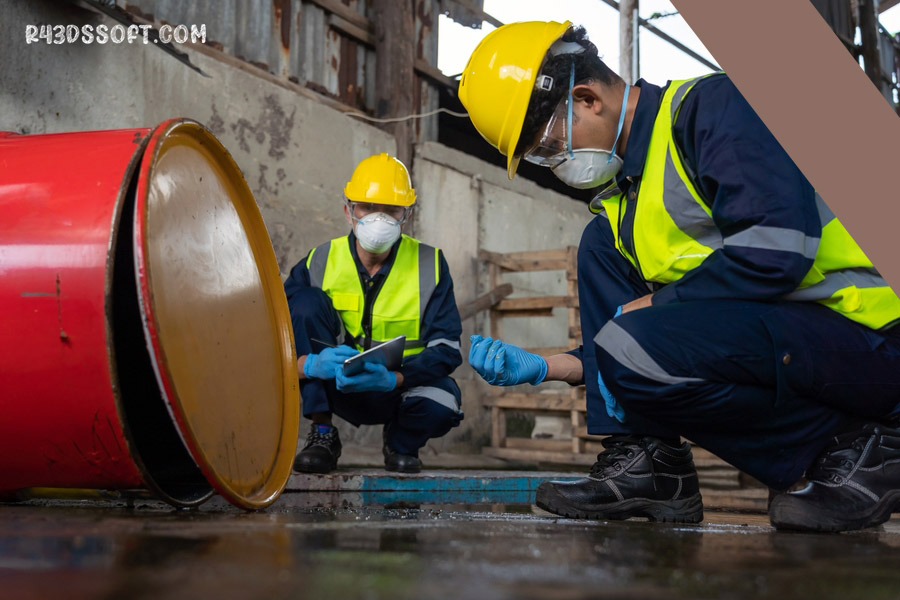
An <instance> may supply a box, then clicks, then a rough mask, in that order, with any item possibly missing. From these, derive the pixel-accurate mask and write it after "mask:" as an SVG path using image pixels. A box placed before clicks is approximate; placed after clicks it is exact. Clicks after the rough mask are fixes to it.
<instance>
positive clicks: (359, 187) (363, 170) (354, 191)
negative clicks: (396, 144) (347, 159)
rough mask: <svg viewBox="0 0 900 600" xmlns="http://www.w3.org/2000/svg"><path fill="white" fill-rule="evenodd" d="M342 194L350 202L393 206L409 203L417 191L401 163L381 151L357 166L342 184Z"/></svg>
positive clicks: (414, 200)
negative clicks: (344, 184)
mask: <svg viewBox="0 0 900 600" xmlns="http://www.w3.org/2000/svg"><path fill="white" fill-rule="evenodd" d="M344 196H346V197H347V200H350V201H352V202H371V203H373V204H390V205H393V206H412V205H413V204H415V203H416V191H415V190H414V189H413V187H412V183H410V181H409V171H407V170H406V167H405V166H403V163H402V162H400V161H399V160H397V159H396V158H394V157H393V156H390V155H389V154H386V153H384V152H382V153H381V154H376V155H375V156H370V157H369V158H367V159H365V160H364V161H362V162H361V163H359V164H358V165H357V166H356V170H355V171H353V177H351V178H350V181H348V182H347V185H346V186H344Z"/></svg>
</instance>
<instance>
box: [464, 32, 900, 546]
mask: <svg viewBox="0 0 900 600" xmlns="http://www.w3.org/2000/svg"><path fill="white" fill-rule="evenodd" d="M459 96H460V99H461V100H462V103H463V104H464V105H465V107H466V108H467V109H468V111H469V115H470V117H471V119H472V122H473V124H474V125H475V127H476V128H477V129H478V131H479V132H480V133H481V134H482V135H483V136H484V137H485V139H487V140H488V141H489V142H490V143H491V144H493V145H494V146H495V147H497V148H498V149H499V150H500V151H501V152H502V153H503V154H505V155H506V156H507V159H508V163H507V164H508V173H509V176H510V177H512V176H513V174H514V173H515V170H516V166H517V164H518V162H519V160H520V159H521V158H524V159H525V160H528V161H531V162H534V163H536V164H538V165H543V166H546V167H549V168H550V169H552V170H553V172H554V173H555V174H556V175H557V176H558V177H559V178H560V179H561V180H562V181H563V182H565V183H567V184H568V185H570V186H572V187H576V188H597V190H598V193H597V195H596V196H595V198H594V200H593V201H592V202H591V210H592V211H593V212H595V213H597V216H596V217H595V218H594V219H593V220H592V221H591V222H590V223H589V224H588V226H587V227H586V228H585V231H584V234H583V236H582V239H581V244H580V247H579V251H578V295H579V300H580V308H581V330H582V334H583V336H584V337H583V340H582V345H581V347H580V348H577V349H575V350H572V351H571V352H569V353H566V354H559V355H555V356H548V357H541V356H537V355H534V354H530V353H527V352H525V351H523V350H522V349H520V348H517V347H515V346H512V345H509V344H505V343H504V342H502V341H499V340H491V339H490V338H486V339H485V338H481V337H480V336H474V338H473V344H472V348H471V352H470V355H469V362H470V363H471V365H472V367H473V368H475V370H476V371H478V373H479V374H481V376H482V377H484V378H485V379H486V380H487V381H488V382H490V383H493V384H496V385H514V384H518V383H531V384H534V385H537V384H539V383H540V382H542V381H549V380H563V381H567V382H569V383H571V384H578V383H582V382H583V383H584V384H585V385H586V388H587V424H588V432H589V433H591V434H598V435H609V436H610V437H607V438H605V439H604V440H603V445H604V447H605V450H604V451H603V452H601V453H600V455H599V456H598V457H597V462H596V464H594V466H593V468H592V469H591V471H590V474H589V475H588V476H587V477H585V478H584V479H581V480H579V481H576V482H544V483H543V484H541V486H540V487H539V489H538V491H537V499H536V503H537V504H538V506H540V507H542V508H544V509H546V510H549V511H551V512H554V513H557V514H560V515H564V516H568V517H580V518H601V519H625V518H629V517H633V516H641V517H649V518H650V519H651V520H659V521H676V522H679V521H685V522H696V521H699V520H700V519H702V516H703V507H702V500H701V496H700V491H699V488H698V482H697V473H696V470H695V468H694V464H693V460H692V455H691V449H690V446H689V445H688V444H686V443H682V441H681V440H682V436H683V437H684V438H687V439H689V440H691V441H693V442H696V443H697V444H699V445H701V446H703V447H704V448H706V449H708V450H710V451H712V452H713V453H715V454H717V455H718V456H720V457H722V458H723V459H725V460H727V461H728V462H729V463H731V464H732V465H734V466H736V467H738V468H739V469H741V470H743V471H745V472H746V473H748V474H750V475H752V476H753V477H755V478H756V479H758V480H760V481H762V482H764V483H765V484H767V485H768V486H769V487H770V488H772V489H774V490H787V489H789V488H790V487H791V486H792V485H793V484H794V483H795V482H796V481H798V480H799V479H800V478H801V477H802V476H804V475H805V477H806V479H807V481H808V484H807V485H806V487H804V488H803V489H802V490H798V491H792V492H789V493H782V494H780V495H778V496H776V497H775V498H774V499H773V501H772V504H771V508H770V512H769V516H770V519H771V521H772V523H773V524H774V525H775V526H776V527H778V528H784V529H808V530H822V531H840V530H847V529H859V528H863V527H869V526H872V525H877V524H879V523H882V522H884V521H886V520H887V519H888V518H890V515H891V513H892V512H893V511H896V510H898V509H900V429H897V428H896V425H897V418H898V415H900V327H897V326H895V323H897V322H898V319H900V299H898V297H897V295H896V294H895V293H894V292H893V291H892V290H891V288H890V287H889V286H888V285H887V283H886V282H885V281H884V279H882V278H881V276H880V275H879V274H878V271H877V270H875V268H874V267H873V265H872V263H871V262H870V261H869V260H868V258H866V256H865V254H864V253H863V252H862V250H861V249H860V247H859V246H858V245H857V244H856V242H854V240H853V239H852V238H851V237H850V235H849V234H848V233H847V231H846V229H844V227H843V225H841V223H840V221H838V220H837V219H836V218H835V216H834V214H832V212H831V211H830V210H829V209H828V206H827V205H826V203H825V202H823V200H822V198H820V197H819V196H818V194H816V192H815V190H814V189H813V187H812V186H811V185H810V183H809V182H808V181H807V180H806V179H805V178H804V176H803V174H802V173H801V172H800V171H799V170H798V169H797V167H796V165H794V163H793V162H792V161H791V159H790V157H788V155H787V154H786V153H785V151H784V150H783V149H782V148H781V146H780V145H779V144H778V142H777V141H776V140H775V138H774V137H773V136H772V134H771V133H770V132H769V131H768V129H767V128H766V126H765V125H764V124H763V123H762V121H761V120H760V119H759V118H758V117H757V115H756V114H755V113H754V111H753V109H752V108H751V107H750V105H749V104H748V103H747V102H746V100H745V99H744V98H743V97H742V96H741V94H740V93H739V92H738V90H737V89H736V88H735V87H734V85H733V84H732V83H731V81H730V80H729V79H728V77H727V76H726V75H724V74H722V73H718V74H712V75H709V76H705V77H699V78H696V79H689V80H682V81H669V82H668V83H667V84H666V85H665V86H663V87H658V86H655V85H652V84H650V83H647V82H646V81H643V80H641V81H638V82H636V83H635V85H634V86H633V87H632V86H629V85H626V84H625V82H624V81H623V80H622V79H621V78H620V77H619V76H618V75H617V74H616V73H614V72H613V71H611V70H610V69H609V68H608V67H607V66H606V65H605V64H604V63H603V62H602V61H601V60H600V59H599V58H598V56H597V50H596V48H595V47H594V45H593V44H592V43H591V42H590V41H588V39H587V37H586V35H585V33H584V30H583V29H581V28H572V27H570V24H569V23H515V24H511V25H506V26H504V27H500V28H499V29H497V30H496V31H494V32H492V33H491V34H489V35H488V36H487V37H486V38H485V39H484V40H483V41H482V42H481V44H480V45H479V46H478V47H477V48H476V50H475V51H474V53H473V54H472V56H471V58H470V59H469V63H468V65H467V66H466V69H465V71H464V72H463V75H462V78H461V80H460V88H459Z"/></svg>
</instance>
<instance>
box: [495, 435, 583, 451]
mask: <svg viewBox="0 0 900 600" xmlns="http://www.w3.org/2000/svg"><path fill="white" fill-rule="evenodd" d="M571 447H572V442H571V441H570V440H546V439H534V438H516V437H508V438H506V444H504V448H517V449H520V450H533V451H537V452H564V453H565V452H569V450H570V448H571Z"/></svg>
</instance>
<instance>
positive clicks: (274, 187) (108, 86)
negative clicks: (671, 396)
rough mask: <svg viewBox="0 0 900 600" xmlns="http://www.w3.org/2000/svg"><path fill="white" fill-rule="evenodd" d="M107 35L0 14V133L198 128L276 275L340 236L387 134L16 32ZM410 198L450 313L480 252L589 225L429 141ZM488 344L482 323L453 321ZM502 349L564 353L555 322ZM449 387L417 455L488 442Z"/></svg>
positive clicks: (211, 63)
mask: <svg viewBox="0 0 900 600" xmlns="http://www.w3.org/2000/svg"><path fill="white" fill-rule="evenodd" d="M28 23H32V24H40V23H53V24H56V23H63V24H66V23H72V24H75V25H81V24H84V23H91V24H93V25H95V26H96V25H97V24H99V23H107V24H110V23H111V21H109V20H108V19H107V18H106V17H101V16H99V15H96V14H94V13H91V12H88V11H86V10H82V9H79V8H76V7H73V6H71V5H69V4H66V3H62V2H56V1H53V0H3V2H2V3H0V56H2V57H3V59H2V64H0V130H8V131H15V132H18V133H24V134H38V133H56V132H64V131H89V130H97V129H116V128H132V127H152V126H154V125H156V124H158V123H159V122H161V121H163V120H165V119H169V118H172V117H189V118H193V119H196V120H197V121H199V122H201V123H203V124H205V125H206V126H207V127H209V128H210V129H211V130H212V131H213V133H215V135H216V136H217V137H218V138H219V139H220V140H221V141H222V143H223V144H224V145H225V147H226V148H228V150H229V151H230V152H231V154H232V156H233V157H234V159H235V160H236V162H237V164H238V165H239V166H240V167H241V169H242V171H243V173H244V176H245V178H246V179H247V181H248V183H249V184H250V187H251V189H252V191H253V193H254V195H255V197H256V200H257V202H258V204H259V206H260V208H261V211H262V214H263V218H264V219H265V222H266V226H267V228H268V231H269V234H270V236H271V238H272V243H273V245H274V247H275V252H276V256H277V257H278V261H279V266H280V268H281V271H282V275H286V274H287V272H288V270H289V269H290V268H291V267H292V266H293V265H294V264H295V263H296V262H297V261H299V260H300V259H301V258H303V257H304V256H305V255H306V253H307V251H308V250H309V249H310V248H311V247H314V246H316V245H317V244H319V243H321V242H323V241H326V240H328V239H330V238H333V237H336V236H339V235H343V234H345V233H346V232H347V225H346V222H345V221H344V217H343V214H342V210H341V199H342V190H343V186H344V184H345V182H346V181H347V179H348V178H349V176H350V174H351V173H352V171H353V168H354V167H355V166H356V164H357V163H358V162H359V161H361V160H362V159H363V158H365V157H367V156H369V155H371V154H373V153H377V152H390V153H393V152H395V143H394V139H393V137H392V136H390V135H388V134H387V133H385V132H384V131H382V130H380V129H377V128H375V127H373V126H371V125H368V124H366V123H364V122H361V121H359V120H357V119H354V118H352V117H348V116H347V115H345V114H342V113H341V112H339V111H337V110H335V109H333V108H330V107H328V106H326V105H324V104H322V103H320V102H317V101H316V100H312V99H310V98H309V97H308V96H305V95H302V94H300V93H298V92H297V90H296V89H290V87H291V86H289V85H288V86H285V85H279V84H278V83H276V82H273V81H270V80H269V79H267V78H261V77H258V76H256V75H254V74H252V73H249V72H247V71H246V70H242V69H240V68H236V67H235V66H234V65H233V64H230V63H228V62H222V61H220V60H217V59H215V58H211V57H209V56H207V55H205V54H202V53H198V52H193V51H192V52H190V56H191V60H192V61H193V62H195V63H196V64H197V65H198V66H199V67H200V68H201V69H203V70H204V71H205V72H206V73H208V74H209V75H210V76H211V77H209V78H205V77H203V76H201V75H199V74H198V73H196V72H194V71H192V70H190V69H189V68H187V67H186V66H184V65H183V64H181V63H180V62H178V61H177V60H175V59H174V58H172V57H170V56H168V55H166V54H165V53H163V52H161V51H159V50H158V49H156V48H154V47H152V46H144V45H143V44H136V45H128V44H122V45H111V44H107V45H98V44H93V45H82V44H72V45H46V44H45V43H39V44H32V45H26V44H25V43H24V28H25V24H28ZM413 180H414V184H415V186H416V189H417V192H418V196H419V199H420V202H419V208H418V210H417V212H416V216H415V218H414V220H413V221H412V223H411V224H410V226H409V233H411V234H412V235H415V236H416V237H419V238H420V239H422V240H423V241H425V242H427V243H429V244H432V245H435V246H438V247H441V248H442V249H443V250H444V252H445V255H446V257H447V260H448V262H449V264H450V268H451V273H452V276H453V279H454V283H455V292H456V299H457V302H458V303H459V304H463V303H465V302H467V301H470V300H472V299H473V298H475V297H476V296H478V295H479V294H482V293H484V292H486V291H487V285H488V282H487V270H486V268H485V267H484V265H482V264H479V261H478V260H477V259H476V257H477V252H478V249H479V248H484V249H486V250H492V251H497V252H509V251H519V250H536V249H550V248H561V247H564V246H567V245H577V243H578V240H579V236H580V232H581V230H582V229H583V228H584V225H585V224H586V222H587V220H588V219H589V217H590V214H589V213H588V211H587V210H586V208H585V206H584V204H581V203H579V202H576V201H573V200H571V199H569V198H566V197H564V196H561V195H559V194H556V193H555V192H551V191H548V190H546V189H544V188H540V187H538V186H537V185H535V184H533V183H531V182H529V181H526V180H523V179H517V180H514V181H512V182H510V181H508V180H507V178H506V173H505V172H504V171H503V170H502V169H498V168H496V167H493V166H490V165H488V164H486V163H484V162H482V161H479V160H477V159H475V158H472V157H471V156H468V155H466V154H463V153H460V152H457V151H454V150H451V149H448V148H446V147H444V146H441V145H440V144H437V143H432V142H428V143H424V144H421V145H420V146H419V147H418V148H417V150H416V156H415V161H414V163H413ZM507 281H511V282H512V283H513V284H514V286H515V288H516V295H550V294H561V293H564V291H565V289H566V285H565V279H564V277H563V275H562V273H561V272H553V273H545V274H535V275H531V276H519V277H509V278H508V279H507ZM463 325H464V336H463V337H464V339H463V351H464V353H467V352H468V336H469V335H470V334H472V333H475V332H478V333H486V332H487V331H489V324H488V323H487V317H486V316H485V314H482V315H479V316H477V317H475V318H471V319H468V320H467V321H466V322H464V324H463ZM505 331H506V334H505V335H506V337H507V339H508V341H510V342H513V343H518V344H522V345H526V346H528V345H532V346H549V345H565V344H566V331H567V323H566V317H565V311H564V310H562V309H559V310H557V314H555V315H554V317H553V318H544V319H534V320H531V321H525V320H521V319H517V320H515V321H510V322H509V323H508V324H507V326H506V327H505ZM455 377H457V378H458V379H459V381H460V384H461V387H462V388H463V392H464V402H465V405H464V408H465V410H466V419H465V421H464V422H463V424H462V425H461V426H460V427H459V428H457V429H455V430H454V431H453V432H452V433H451V434H450V435H448V436H447V437H446V438H445V439H443V440H439V441H436V442H433V443H432V444H430V446H429V448H430V449H429V450H428V451H426V452H425V454H424V456H425V457H426V460H427V456H428V454H429V452H438V451H444V450H454V451H477V450H478V448H479V447H480V445H482V444H483V443H485V442H486V441H487V439H488V432H489V427H488V423H487V414H486V412H485V411H484V410H483V409H481V407H480V404H479V400H480V395H481V394H482V393H483V392H484V391H485V388H486V387H487V386H486V384H483V383H482V382H481V381H480V380H476V379H475V378H474V372H473V371H472V369H471V368H470V367H468V365H466V364H464V365H463V366H462V367H460V368H459V369H458V370H457V372H456V374H455ZM342 437H343V438H344V440H345V442H349V443H354V442H358V443H361V444H362V443H365V444H373V445H376V446H377V445H380V439H381V432H380V430H379V429H378V428H363V429H361V430H356V431H354V430H353V429H352V428H350V427H349V426H347V427H343V428H342Z"/></svg>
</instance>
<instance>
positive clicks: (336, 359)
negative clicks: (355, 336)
mask: <svg viewBox="0 0 900 600" xmlns="http://www.w3.org/2000/svg"><path fill="white" fill-rule="evenodd" d="M357 354H359V350H357V349H356V348H351V347H350V346H338V347H337V348H325V349H324V350H322V351H321V352H319V353H318V354H307V355H306V362H304V363H303V374H304V375H306V377H307V378H308V379H334V374H335V371H337V370H339V369H340V368H341V365H343V364H344V361H345V360H347V359H348V358H350V357H351V356H356V355H357Z"/></svg>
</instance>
